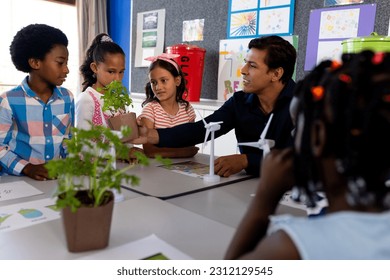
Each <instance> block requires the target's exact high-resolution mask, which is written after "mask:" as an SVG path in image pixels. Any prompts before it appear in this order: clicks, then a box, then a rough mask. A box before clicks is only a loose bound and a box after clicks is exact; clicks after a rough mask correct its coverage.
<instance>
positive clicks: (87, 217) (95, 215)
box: [62, 191, 114, 252]
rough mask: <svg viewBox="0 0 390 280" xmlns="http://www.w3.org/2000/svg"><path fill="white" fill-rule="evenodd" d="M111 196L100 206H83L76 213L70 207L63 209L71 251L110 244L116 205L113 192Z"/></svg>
mask: <svg viewBox="0 0 390 280" xmlns="http://www.w3.org/2000/svg"><path fill="white" fill-rule="evenodd" d="M81 192H84V193H86V191H81ZM110 196H111V197H110V199H109V201H108V203H106V204H104V205H102V206H100V207H84V206H82V207H80V208H79V209H77V210H76V212H74V213H73V212H72V211H71V210H70V208H69V207H66V208H64V209H63V210H62V220H63V223H64V228H65V235H66V241H67V245H68V250H69V252H84V251H89V250H96V249H103V248H105V247H107V246H108V241H109V237H110V228H111V218H112V212H113V206H114V195H113V194H112V192H111V194H110ZM80 197H81V196H80Z"/></svg>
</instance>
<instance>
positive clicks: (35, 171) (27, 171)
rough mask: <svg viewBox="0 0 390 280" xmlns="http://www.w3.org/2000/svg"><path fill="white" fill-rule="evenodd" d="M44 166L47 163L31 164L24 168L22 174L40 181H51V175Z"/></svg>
mask: <svg viewBox="0 0 390 280" xmlns="http://www.w3.org/2000/svg"><path fill="white" fill-rule="evenodd" d="M44 165H45V163H43V164H36V165H34V164H31V163H29V164H27V165H26V166H25V167H24V168H23V170H22V173H23V174H24V175H26V176H28V177H30V178H32V179H34V180H38V181H45V180H48V179H51V178H49V173H48V172H47V169H46V168H45V166H44Z"/></svg>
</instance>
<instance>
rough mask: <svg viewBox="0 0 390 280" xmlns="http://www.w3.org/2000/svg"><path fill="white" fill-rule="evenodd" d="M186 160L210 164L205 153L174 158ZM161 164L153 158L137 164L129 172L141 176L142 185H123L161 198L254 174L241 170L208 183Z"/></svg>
mask: <svg viewBox="0 0 390 280" xmlns="http://www.w3.org/2000/svg"><path fill="white" fill-rule="evenodd" d="M185 161H194V162H199V163H203V164H207V165H208V164H209V156H208V155H205V154H197V155H196V156H195V157H193V158H182V159H172V163H179V162H185ZM122 164H123V163H122ZM122 164H118V168H121V167H122ZM161 165H162V164H161V163H158V162H156V161H155V160H151V163H150V165H149V166H142V165H136V166H135V167H134V168H133V169H130V170H129V171H128V172H129V173H131V174H134V175H136V176H138V177H139V178H140V185H139V186H131V185H130V184H126V183H124V184H123V186H124V187H125V188H127V189H129V190H132V191H134V192H138V193H140V194H143V195H148V196H154V197H157V198H161V199H169V198H173V197H178V196H182V195H188V194H191V193H196V192H199V191H204V190H209V189H213V188H217V187H221V186H225V185H228V184H232V183H236V182H240V181H244V180H248V179H250V178H252V176H250V175H247V174H245V173H244V172H241V173H239V174H236V175H233V176H230V177H228V178H222V177H221V180H220V181H219V182H215V183H206V182H204V181H203V179H202V178H196V177H191V176H188V175H183V174H179V173H176V172H174V171H172V170H168V169H166V168H163V167H161Z"/></svg>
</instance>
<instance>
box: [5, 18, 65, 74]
mask: <svg viewBox="0 0 390 280" xmlns="http://www.w3.org/2000/svg"><path fill="white" fill-rule="evenodd" d="M55 45H63V46H65V47H67V46H68V38H67V37H66V35H65V34H64V33H63V32H62V31H61V30H59V29H58V28H55V27H52V26H49V25H46V24H30V25H28V26H26V27H23V28H22V29H21V30H19V31H18V32H17V33H16V35H15V37H14V39H13V40H12V43H11V46H10V48H9V49H10V53H11V59H12V62H13V63H14V65H15V67H16V69H18V70H19V71H22V72H25V73H29V72H30V71H31V67H30V65H29V63H28V60H29V59H30V58H36V59H40V60H43V59H44V58H45V56H46V54H47V53H49V52H50V50H51V49H53V47H54V46H55Z"/></svg>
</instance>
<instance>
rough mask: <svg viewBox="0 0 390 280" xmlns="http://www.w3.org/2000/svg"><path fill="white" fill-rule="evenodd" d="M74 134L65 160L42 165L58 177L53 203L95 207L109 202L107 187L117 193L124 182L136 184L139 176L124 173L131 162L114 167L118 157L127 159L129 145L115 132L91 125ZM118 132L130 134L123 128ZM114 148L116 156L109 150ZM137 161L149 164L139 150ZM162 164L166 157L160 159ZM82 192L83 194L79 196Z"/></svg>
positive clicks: (109, 193)
mask: <svg viewBox="0 0 390 280" xmlns="http://www.w3.org/2000/svg"><path fill="white" fill-rule="evenodd" d="M72 134H73V137H72V138H71V139H69V140H65V141H66V145H67V149H68V155H67V157H66V158H64V159H55V160H51V161H49V162H48V163H47V164H46V165H45V167H46V168H47V170H48V172H49V176H50V177H52V178H57V179H58V187H57V190H56V192H55V194H54V195H55V196H56V197H57V201H56V206H57V207H58V208H59V209H62V208H65V207H70V208H71V210H72V212H75V211H76V210H77V209H78V208H79V207H81V206H82V205H84V206H89V207H98V206H100V205H104V204H105V203H107V202H108V200H109V198H110V196H111V195H112V194H111V192H110V190H112V189H116V190H117V191H118V192H120V186H121V183H122V182H123V181H126V182H130V183H131V185H138V184H139V178H138V177H137V176H134V175H131V174H129V173H127V172H126V171H128V170H129V169H131V168H132V167H133V166H134V164H128V165H127V166H126V167H125V168H123V169H116V168H115V165H114V162H115V161H116V159H117V157H119V158H121V159H128V157H129V152H130V147H129V146H127V145H125V144H124V143H122V142H121V141H120V137H119V136H118V133H115V132H113V131H112V130H111V129H110V128H107V127H104V126H91V129H90V130H83V129H77V128H73V130H72ZM121 134H123V135H125V136H126V135H128V134H130V129H129V128H128V127H123V128H122V130H121ZM113 148H115V151H116V153H115V154H116V155H115V154H114V153H113V152H112V151H113ZM135 155H136V157H137V159H138V164H142V165H148V164H149V161H148V158H147V157H146V156H145V155H144V154H143V153H140V152H136V153H135ZM158 160H160V161H162V162H163V163H164V164H166V163H168V162H167V161H166V160H164V159H161V158H159V159H158ZM80 191H84V193H85V194H86V195H85V196H81V195H80V193H83V192H80Z"/></svg>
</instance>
